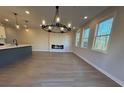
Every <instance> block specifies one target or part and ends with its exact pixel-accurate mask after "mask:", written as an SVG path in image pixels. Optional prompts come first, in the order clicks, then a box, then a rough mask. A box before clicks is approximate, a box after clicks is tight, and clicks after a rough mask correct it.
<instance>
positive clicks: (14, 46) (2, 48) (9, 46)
mask: <svg viewBox="0 0 124 93" xmlns="http://www.w3.org/2000/svg"><path fill="white" fill-rule="evenodd" d="M26 46H31V45H29V44H25V45H18V46H16V45H4V46H0V50H4V49H12V48H19V47H26Z"/></svg>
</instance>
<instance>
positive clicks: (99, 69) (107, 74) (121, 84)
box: [73, 52, 124, 87]
mask: <svg viewBox="0 0 124 93" xmlns="http://www.w3.org/2000/svg"><path fill="white" fill-rule="evenodd" d="M73 53H74V54H75V55H77V56H78V57H80V58H81V59H83V60H84V61H86V62H87V63H88V64H89V65H91V66H93V67H94V68H96V69H97V70H98V71H100V72H102V73H103V74H105V75H106V76H108V77H109V78H111V79H112V80H113V81H115V82H116V83H118V84H119V85H120V86H123V87H124V82H122V81H121V80H119V79H117V78H116V77H114V76H112V75H111V74H110V73H108V72H106V71H105V70H103V69H101V68H99V67H98V66H96V65H94V64H93V63H92V62H90V61H89V60H87V59H86V58H84V57H82V56H80V55H79V54H77V53H75V52H73Z"/></svg>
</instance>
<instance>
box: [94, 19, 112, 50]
mask: <svg viewBox="0 0 124 93" xmlns="http://www.w3.org/2000/svg"><path fill="white" fill-rule="evenodd" d="M112 22H113V17H111V18H108V19H106V20H103V21H101V22H99V23H98V25H97V27H96V32H95V39H94V43H93V49H97V50H102V51H106V50H107V48H108V41H109V37H110V33H111V28H112Z"/></svg>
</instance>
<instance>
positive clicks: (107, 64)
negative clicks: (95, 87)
mask: <svg viewBox="0 0 124 93" xmlns="http://www.w3.org/2000/svg"><path fill="white" fill-rule="evenodd" d="M111 15H113V16H115V19H114V22H113V27H112V33H111V38H110V44H109V49H108V51H107V53H106V54H104V53H100V52H97V51H95V50H92V43H93V38H94V33H95V27H96V24H97V23H98V21H100V20H102V19H104V18H106V17H109V16H111ZM87 25H89V26H90V28H91V32H90V37H89V43H88V45H89V47H88V48H79V47H75V43H74V42H73V52H74V53H75V54H76V55H78V56H79V57H81V58H82V59H84V60H85V61H86V62H87V63H89V64H90V65H92V66H94V67H95V68H97V69H98V70H99V71H101V72H103V73H104V74H106V75H107V76H109V77H110V78H111V79H113V80H114V81H116V82H117V83H119V84H120V85H122V86H124V74H123V73H124V72H123V71H124V7H111V8H108V9H106V10H105V11H103V12H102V13H101V14H99V15H98V16H96V17H95V18H94V20H92V21H91V22H89V23H87ZM83 27H84V26H82V27H81V29H82V28H83ZM81 31H82V30H81ZM74 34H75V33H74ZM73 36H75V35H73ZM73 41H74V40H73Z"/></svg>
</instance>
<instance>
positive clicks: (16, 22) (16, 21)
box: [14, 13, 20, 29]
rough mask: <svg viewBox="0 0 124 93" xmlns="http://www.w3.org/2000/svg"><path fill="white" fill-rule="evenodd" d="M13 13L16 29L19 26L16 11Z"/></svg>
mask: <svg viewBox="0 0 124 93" xmlns="http://www.w3.org/2000/svg"><path fill="white" fill-rule="evenodd" d="M14 15H15V26H16V28H17V29H19V28H20V26H19V23H18V17H17V16H18V14H17V13H14Z"/></svg>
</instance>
